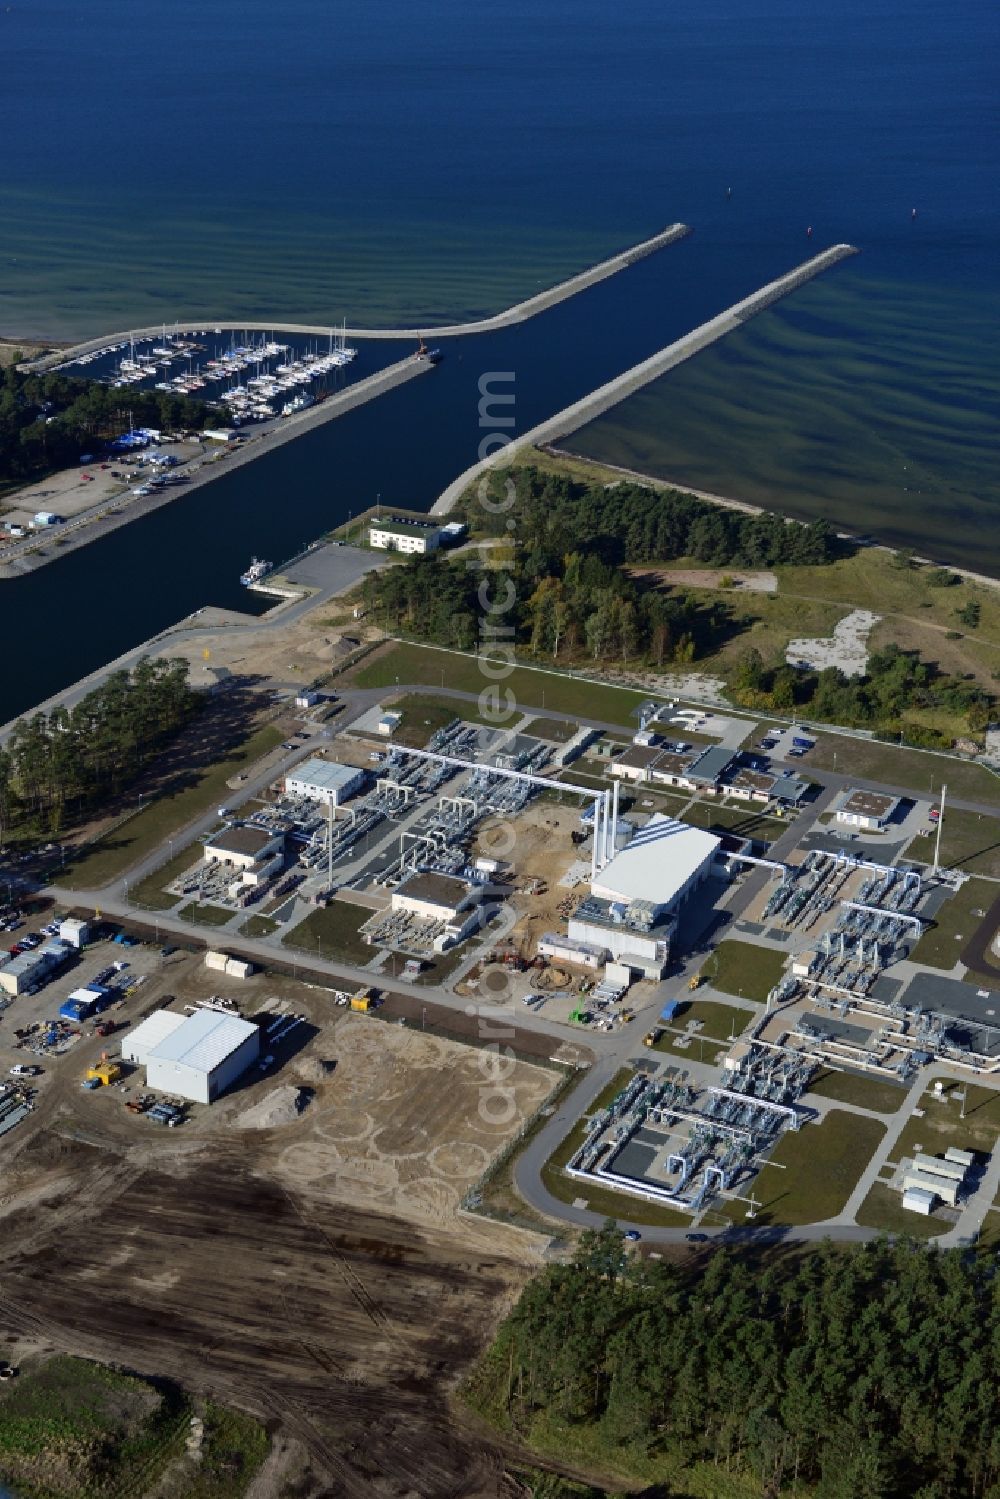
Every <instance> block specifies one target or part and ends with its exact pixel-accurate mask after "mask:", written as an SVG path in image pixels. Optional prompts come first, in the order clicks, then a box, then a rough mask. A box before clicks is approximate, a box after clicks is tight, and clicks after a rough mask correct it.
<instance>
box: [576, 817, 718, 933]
mask: <svg viewBox="0 0 1000 1499" xmlns="http://www.w3.org/2000/svg"><path fill="white" fill-rule="evenodd" d="M720 846H721V844H720V840H719V839H718V838H716V837H715V835H714V834H713V833H705V832H703V831H702V830H701V828H693V827H692V826H691V825H690V823H687V822H678V821H677V819H676V818H674V817H666V816H664V815H663V814H662V813H660V812H657V813H654V815H653V816H652V817H651V818H650V819H649V821H648V822H647V823H646V825H645V827H642V828H639V829H638V831H637V832H636V834H635V836H634V837H633V838H632V840H631V841H630V843H629V844H628V846H627V847H626V848H623V849H622V850H621V852H620V853H617V854H616V855H615V857H614V858H613V859H611V860H610V861H609V862H608V863H607V864H606V865H605V866H604V868H603V869H602V870H600V871H599V872H598V875H597V878H596V879H595V880H594V881H593V882H592V883H591V887H590V888H591V893H592V894H593V895H595V896H598V897H600V898H602V899H604V900H608V901H612V902H619V903H621V904H623V905H626V906H628V905H630V904H631V903H632V902H633V901H644V902H648V904H649V905H650V906H651V907H652V908H653V910H654V911H655V912H656V914H657V915H659V914H660V913H661V912H665V911H676V909H677V907H678V906H679V905H680V904H681V902H682V901H683V900H684V899H685V897H686V896H687V895H689V894H690V892H691V891H692V890H694V889H695V888H696V887H697V886H698V885H700V884H701V883H702V881H703V880H705V879H707V878H708V876H709V875H710V874H712V873H713V870H714V866H715V862H716V859H717V856H718V854H719V851H720Z"/></svg>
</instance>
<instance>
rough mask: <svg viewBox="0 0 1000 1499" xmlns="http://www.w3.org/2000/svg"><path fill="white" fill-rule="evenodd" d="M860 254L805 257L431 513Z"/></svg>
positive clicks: (517, 441)
mask: <svg viewBox="0 0 1000 1499" xmlns="http://www.w3.org/2000/svg"><path fill="white" fill-rule="evenodd" d="M857 253H858V252H857V250H856V249H855V248H854V246H853V245H832V246H831V247H830V248H829V249H828V250H823V251H822V252H821V253H820V254H819V255H814V256H813V257H812V259H811V260H806V261H804V262H803V263H802V264H801V265H799V266H796V267H795V269H794V270H791V271H788V272H787V273H786V274H785V275H784V276H779V277H778V278H777V280H775V281H769V282H768V283H767V284H766V285H765V286H762V287H760V288H759V290H758V291H755V292H753V293H752V294H751V295H750V296H748V297H744V298H743V300H742V301H740V302H736V303H734V304H733V306H732V307H728V308H727V309H726V311H725V312H720V313H718V314H717V316H715V317H713V318H710V319H709V320H708V322H707V323H702V324H701V326H700V327H698V328H693V329H692V330H691V332H690V333H685V334H683V335H682V337H680V338H678V339H676V340H675V341H674V342H673V343H672V344H668V345H667V346H666V348H664V349H661V350H660V351H659V353H657V354H653V355H651V357H650V358H649V359H644V360H643V361H642V363H641V364H634V365H633V366H632V368H631V369H628V370H625V371H624V372H623V373H622V374H621V375H617V376H616V377H615V378H614V379H613V380H609V381H608V382H607V384H606V385H600V386H598V387H597V389H596V390H592V391H591V392H590V394H589V395H586V396H584V397H583V398H582V399H581V400H579V401H574V402H573V404H572V405H571V406H566V407H564V409H563V410H562V411H560V412H557V413H556V415H555V416H551V417H549V418H548V419H547V420H546V421H544V422H540V423H539V425H538V426H537V427H532V428H530V430H529V431H527V432H524V433H522V434H521V435H520V436H519V437H514V438H512V439H511V440H510V442H508V443H507V444H506V445H505V446H504V447H502V448H498V449H497V450H496V451H495V452H494V453H491V454H490V456H489V457H488V458H485V459H483V460H482V461H481V462H480V463H475V464H473V465H472V467H471V468H468V469H466V470H465V472H464V473H462V474H459V476H458V478H457V479H454V480H453V481H452V482H451V483H450V484H449V485H448V487H447V489H446V490H445V491H444V492H443V494H441V495H440V496H439V497H438V499H437V500H436V501H435V502H434V504H433V505H432V507H431V514H432V515H447V514H448V512H449V511H450V510H452V509H453V508H454V507H455V505H456V504H457V503H458V501H459V500H460V499H461V498H462V496H463V495H464V494H465V492H466V490H467V489H468V488H469V486H470V485H471V484H473V483H474V482H475V481H476V479H478V478H479V477H480V476H481V475H482V474H484V473H486V472H487V471H488V470H490V469H494V468H505V467H506V466H507V465H508V464H509V462H510V460H511V458H512V457H513V455H514V454H515V453H517V452H519V451H520V450H521V449H523V448H528V447H538V446H539V444H541V443H554V442H558V441H559V440H561V439H563V438H565V437H568V436H569V434H570V433H571V432H575V431H577V429H578V428H580V427H583V426H585V425H586V423H587V422H591V421H593V420H594V419H595V417H598V416H601V415H603V413H604V412H605V411H610V410H611V408H612V407H613V406H617V405H618V404H619V402H621V401H624V400H625V399H626V397H627V396H630V395H633V394H634V393H635V391H637V390H641V389H642V388H643V386H644V385H648V384H649V383H650V382H651V381H652V380H656V379H657V378H658V377H659V376H660V375H665V374H666V373H667V371H668V370H672V369H673V368H674V367H675V366H676V365H678V364H682V363H683V362H684V360H686V359H691V358H692V357H693V356H694V355H695V354H698V353H700V351H701V350H702V349H704V348H707V347H708V345H709V344H712V343H715V342H716V341H717V340H718V339H720V338H724V337H725V336H726V334H727V333H732V332H733V330H734V329H736V328H740V327H742V325H743V324H744V323H746V322H748V321H749V320H750V319H751V318H752V317H755V316H756V315H757V313H759V312H763V311H764V310H765V309H766V308H768V307H770V306H772V305H773V304H774V303H775V302H777V301H778V300H779V299H780V298H781V297H785V296H787V295H788V293H789V292H792V291H794V290H795V289H796V287H799V286H802V285H804V284H805V282H807V281H811V280H812V278H813V277H814V276H818V275H820V274H821V273H822V272H823V271H826V270H829V269H830V267H831V266H834V265H836V264H837V263H838V262H839V261H841V260H844V259H846V258H847V256H849V255H856V254H857Z"/></svg>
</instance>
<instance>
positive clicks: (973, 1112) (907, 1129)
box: [890, 1078, 1000, 1162]
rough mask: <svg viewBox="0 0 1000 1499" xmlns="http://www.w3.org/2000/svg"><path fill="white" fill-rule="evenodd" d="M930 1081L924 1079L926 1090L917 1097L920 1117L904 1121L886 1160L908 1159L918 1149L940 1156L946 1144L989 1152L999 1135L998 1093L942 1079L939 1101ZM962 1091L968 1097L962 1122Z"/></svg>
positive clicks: (989, 1089) (999, 1096)
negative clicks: (921, 1115)
mask: <svg viewBox="0 0 1000 1499" xmlns="http://www.w3.org/2000/svg"><path fill="white" fill-rule="evenodd" d="M933 1081H934V1079H933V1078H930V1079H928V1086H927V1091H926V1092H925V1093H924V1094H922V1095H921V1098H920V1103H919V1105H918V1107H919V1108H921V1109H923V1110H924V1116H923V1118H922V1119H917V1118H913V1117H911V1118H909V1119H908V1120H907V1121H906V1124H905V1125H904V1126H903V1130H902V1133H901V1134H900V1136H899V1139H898V1140H897V1141H896V1143H895V1145H894V1146H893V1148H892V1151H891V1155H890V1159H892V1160H893V1161H896V1162H899V1161H902V1160H904V1159H906V1158H907V1157H908V1156H910V1157H912V1155H913V1154H914V1152H915V1151H916V1149H917V1147H918V1146H919V1147H920V1149H921V1150H922V1151H923V1152H924V1154H925V1155H944V1153H945V1151H946V1150H947V1149H948V1147H949V1145H956V1146H957V1147H958V1149H959V1150H977V1151H980V1152H982V1153H983V1154H988V1153H989V1152H990V1151H992V1149H993V1147H994V1146H995V1144H996V1142H997V1137H998V1136H1000V1092H997V1091H996V1090H995V1089H993V1088H981V1087H978V1086H977V1085H976V1084H974V1083H961V1084H959V1083H957V1082H956V1081H955V1080H954V1078H942V1079H941V1081H942V1082H943V1083H944V1091H945V1097H944V1098H943V1099H939V1098H936V1097H935V1095H934V1093H933V1092H932V1090H931V1083H933ZM963 1090H965V1091H966V1092H967V1095H968V1096H967V1097H966V1100H965V1118H964V1119H962V1118H961V1117H960V1115H961V1113H962V1106H961V1094H962V1092H963Z"/></svg>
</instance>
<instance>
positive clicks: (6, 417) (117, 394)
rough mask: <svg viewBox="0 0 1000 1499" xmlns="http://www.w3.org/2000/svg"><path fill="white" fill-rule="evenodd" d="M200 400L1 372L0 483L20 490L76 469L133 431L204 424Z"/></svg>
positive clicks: (205, 409)
mask: <svg viewBox="0 0 1000 1499" xmlns="http://www.w3.org/2000/svg"><path fill="white" fill-rule="evenodd" d="M212 417H213V412H212V408H211V407H210V406H208V405H206V404H205V402H204V401H193V400H191V399H190V398H189V397H188V396H182V395H173V394H172V393H171V392H169V391H163V390H135V389H132V390H129V391H128V392H127V393H126V392H123V391H120V390H114V389H113V388H112V387H111V386H109V385H101V384H99V383H98V382H97V381H96V380H76V379H71V378H69V377H68V376H66V375H63V374H57V373H52V374H48V375H29V374H22V373H21V372H20V371H18V370H16V369H15V368H14V367H13V365H11V366H9V367H8V368H7V369H5V370H0V484H22V483H27V482H29V481H31V480H33V479H38V478H41V477H42V476H44V475H45V474H50V473H53V472H54V471H55V470H56V469H60V468H68V467H69V466H70V465H71V464H74V463H78V462H79V461H80V457H81V455H82V454H84V453H86V452H88V451H89V450H90V449H92V448H94V447H97V446H100V445H102V444H103V443H105V442H108V441H110V440H111V439H112V438H114V437H118V436H120V435H121V433H122V432H125V431H128V429H129V425H130V423H131V424H132V425H134V426H137V427H155V428H157V429H159V430H162V431H166V432H175V431H178V430H183V429H185V428H188V427H197V428H201V427H204V426H206V424H208V425H210V424H211V421H212Z"/></svg>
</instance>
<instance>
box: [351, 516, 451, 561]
mask: <svg viewBox="0 0 1000 1499" xmlns="http://www.w3.org/2000/svg"><path fill="white" fill-rule="evenodd" d="M442 534H443V527H441V526H436V525H435V524H434V523H433V521H415V520H404V519H403V518H402V516H399V515H390V516H389V517H388V518H387V519H385V520H374V521H371V522H370V523H369V526H368V542H369V545H370V546H373V547H379V548H380V549H381V550H382V551H384V552H405V553H406V554H407V555H409V556H424V555H425V554H426V553H427V552H436V551H437V549H438V547H439V546H440V545H441V538H442Z"/></svg>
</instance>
